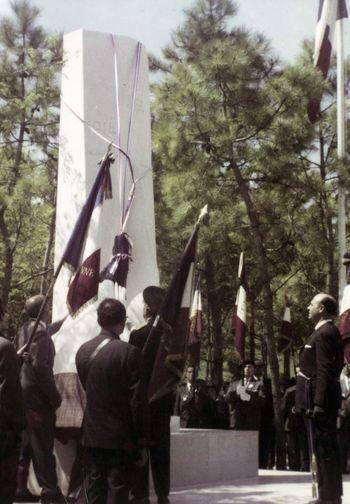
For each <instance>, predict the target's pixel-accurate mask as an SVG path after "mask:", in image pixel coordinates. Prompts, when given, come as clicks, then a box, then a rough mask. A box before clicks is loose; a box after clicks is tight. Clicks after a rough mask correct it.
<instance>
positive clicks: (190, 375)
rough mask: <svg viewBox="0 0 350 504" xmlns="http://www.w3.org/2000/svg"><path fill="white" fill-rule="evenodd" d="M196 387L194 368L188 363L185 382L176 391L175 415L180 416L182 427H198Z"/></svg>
mask: <svg viewBox="0 0 350 504" xmlns="http://www.w3.org/2000/svg"><path fill="white" fill-rule="evenodd" d="M197 405H198V388H197V383H196V374H195V368H194V367H193V366H192V365H189V366H188V367H187V370H186V382H185V383H182V384H181V385H180V386H179V387H178V389H177V392H176V399H175V408H174V413H175V415H177V416H179V417H180V427H181V428H182V429H199V427H200V415H199V410H198V407H197Z"/></svg>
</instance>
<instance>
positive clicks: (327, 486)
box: [310, 412, 343, 500]
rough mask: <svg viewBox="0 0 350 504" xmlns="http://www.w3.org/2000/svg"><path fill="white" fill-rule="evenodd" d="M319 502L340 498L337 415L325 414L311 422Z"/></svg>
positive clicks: (340, 474)
mask: <svg viewBox="0 0 350 504" xmlns="http://www.w3.org/2000/svg"><path fill="white" fill-rule="evenodd" d="M311 422H312V424H311V425H312V430H313V441H314V451H315V456H316V462H317V483H318V493H319V498H320V499H321V500H335V499H339V498H340V497H341V496H342V493H343V488H342V471H341V461H340V453H339V446H338V438H337V413H336V412H335V413H332V412H331V413H326V414H323V415H320V416H319V417H318V418H316V419H314V420H312V421H311ZM310 454H311V450H310Z"/></svg>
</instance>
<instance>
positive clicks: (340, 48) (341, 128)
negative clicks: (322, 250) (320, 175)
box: [336, 18, 346, 301]
mask: <svg viewBox="0 0 350 504" xmlns="http://www.w3.org/2000/svg"><path fill="white" fill-rule="evenodd" d="M336 24H337V30H336V32H337V145H338V149H337V156H338V159H339V160H340V161H341V160H342V159H345V156H346V144H345V76H344V74H345V72H344V32H343V18H342V19H339V20H338V21H337V23H336ZM345 199H346V192H345V188H344V187H343V185H342V181H341V180H340V179H339V181H338V243H339V261H338V265H339V266H338V274H339V282H338V287H339V301H340V300H341V298H342V296H343V290H344V287H345V285H346V273H345V268H344V265H343V256H344V254H345V252H346V215H345Z"/></svg>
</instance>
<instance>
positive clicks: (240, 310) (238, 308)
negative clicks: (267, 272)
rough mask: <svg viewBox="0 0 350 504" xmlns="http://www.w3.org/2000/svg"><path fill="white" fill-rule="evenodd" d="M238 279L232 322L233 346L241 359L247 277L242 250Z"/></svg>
mask: <svg viewBox="0 0 350 504" xmlns="http://www.w3.org/2000/svg"><path fill="white" fill-rule="evenodd" d="M238 279H239V283H240V285H239V288H238V292H237V298H236V305H235V313H234V317H233V320H232V322H233V330H234V333H235V347H236V349H237V351H238V353H239V354H240V356H241V358H242V360H244V353H245V333H246V327H247V279H246V273H245V264H244V254H243V252H241V255H240V257H239V266H238Z"/></svg>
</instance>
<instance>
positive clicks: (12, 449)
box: [0, 301, 25, 504]
mask: <svg viewBox="0 0 350 504" xmlns="http://www.w3.org/2000/svg"><path fill="white" fill-rule="evenodd" d="M2 319H3V310H2V305H1V301H0V329H1V325H2ZM24 426H25V416H24V407H23V398H22V390H21V384H20V381H19V367H18V358H17V354H16V350H15V349H14V346H13V345H12V343H11V342H10V341H8V340H7V339H6V338H4V337H3V336H2V335H1V334H0V502H1V504H12V503H13V502H14V496H15V491H16V484H17V466H18V456H19V447H20V433H21V431H22V429H23V428H24Z"/></svg>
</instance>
